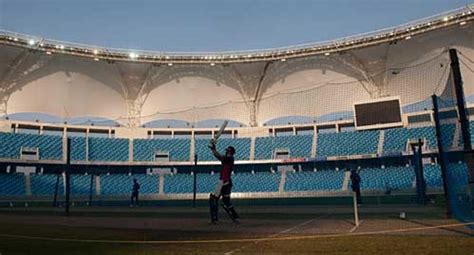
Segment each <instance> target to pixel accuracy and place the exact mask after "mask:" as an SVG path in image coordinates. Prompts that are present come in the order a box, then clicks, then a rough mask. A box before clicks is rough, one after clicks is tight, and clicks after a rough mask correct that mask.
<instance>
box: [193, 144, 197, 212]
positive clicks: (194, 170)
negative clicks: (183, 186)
mask: <svg viewBox="0 0 474 255" xmlns="http://www.w3.org/2000/svg"><path fill="white" fill-rule="evenodd" d="M197 162H198V155H197V153H196V152H194V165H193V208H195V207H196V189H197V174H196V168H197Z"/></svg>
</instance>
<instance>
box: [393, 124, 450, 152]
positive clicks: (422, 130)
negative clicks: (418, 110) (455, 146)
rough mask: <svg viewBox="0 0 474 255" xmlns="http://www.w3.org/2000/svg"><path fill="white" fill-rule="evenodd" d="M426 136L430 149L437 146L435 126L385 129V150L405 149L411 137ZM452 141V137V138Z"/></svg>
mask: <svg viewBox="0 0 474 255" xmlns="http://www.w3.org/2000/svg"><path fill="white" fill-rule="evenodd" d="M420 138H421V139H423V138H425V139H426V141H427V143H428V144H427V146H428V148H429V149H434V148H436V147H437V146H436V144H437V143H436V134H435V129H434V127H431V126H429V127H417V128H393V129H388V130H386V131H385V140H384V152H401V151H405V149H406V145H407V142H408V140H409V139H411V140H416V139H420ZM451 141H452V139H451Z"/></svg>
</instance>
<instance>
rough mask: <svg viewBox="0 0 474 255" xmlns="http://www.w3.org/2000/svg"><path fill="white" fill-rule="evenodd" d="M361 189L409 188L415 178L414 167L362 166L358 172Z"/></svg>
mask: <svg viewBox="0 0 474 255" xmlns="http://www.w3.org/2000/svg"><path fill="white" fill-rule="evenodd" d="M359 175H360V178H361V182H360V188H361V189H369V190H371V189H379V190H383V189H386V188H388V187H389V188H391V189H410V188H412V187H413V181H414V180H415V169H414V168H413V167H412V166H410V167H404V166H403V167H386V168H385V169H381V168H363V169H361V171H360V172H359Z"/></svg>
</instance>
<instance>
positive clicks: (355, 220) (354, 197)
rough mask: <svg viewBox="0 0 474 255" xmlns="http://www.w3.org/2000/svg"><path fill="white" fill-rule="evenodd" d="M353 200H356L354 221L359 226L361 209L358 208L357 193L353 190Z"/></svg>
mask: <svg viewBox="0 0 474 255" xmlns="http://www.w3.org/2000/svg"><path fill="white" fill-rule="evenodd" d="M352 201H353V202H354V222H355V225H356V226H359V210H358V208H357V195H356V193H355V192H352Z"/></svg>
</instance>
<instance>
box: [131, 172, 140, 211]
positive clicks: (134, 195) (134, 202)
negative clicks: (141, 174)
mask: <svg viewBox="0 0 474 255" xmlns="http://www.w3.org/2000/svg"><path fill="white" fill-rule="evenodd" d="M139 191H140V184H138V182H137V179H133V187H132V197H131V199H130V200H131V201H130V207H133V206H134V205H135V206H138V193H139Z"/></svg>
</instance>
